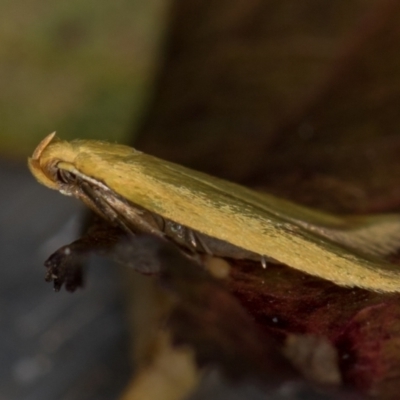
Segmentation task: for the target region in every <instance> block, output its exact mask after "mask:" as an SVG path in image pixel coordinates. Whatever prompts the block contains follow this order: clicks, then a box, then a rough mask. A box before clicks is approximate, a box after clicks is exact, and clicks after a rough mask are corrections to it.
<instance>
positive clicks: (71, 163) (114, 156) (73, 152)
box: [29, 138, 400, 292]
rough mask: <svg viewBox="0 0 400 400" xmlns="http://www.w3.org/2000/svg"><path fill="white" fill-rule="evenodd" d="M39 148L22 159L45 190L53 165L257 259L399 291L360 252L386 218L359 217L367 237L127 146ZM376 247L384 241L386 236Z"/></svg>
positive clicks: (395, 276)
mask: <svg viewBox="0 0 400 400" xmlns="http://www.w3.org/2000/svg"><path fill="white" fill-rule="evenodd" d="M51 139H53V138H51ZM42 143H43V142H42ZM39 146H42V148H41V149H40V151H39V152H36V157H32V159H30V161H29V162H30V163H35V168H32V167H31V170H32V172H33V174H34V175H35V176H36V178H37V179H38V180H39V181H40V182H42V183H43V184H45V185H47V186H49V187H51V188H53V189H54V188H58V189H59V190H60V188H61V184H60V183H59V182H57V176H56V175H54V173H53V174H51V173H49V169H50V167H49V166H50V165H52V166H53V168H54V165H55V164H57V166H58V168H63V167H64V168H66V169H68V170H69V171H72V170H73V171H75V173H76V174H79V175H80V176H81V177H82V178H84V179H86V180H87V181H92V182H98V183H99V184H101V185H104V187H105V188H107V189H108V190H110V192H111V193H114V194H115V196H119V197H120V198H123V199H125V200H126V201H128V202H129V203H130V204H131V205H132V206H139V207H141V208H143V209H145V210H147V211H149V212H150V213H154V214H156V215H158V216H160V217H162V218H165V219H166V220H169V221H173V222H175V223H177V224H180V225H182V226H184V227H187V228H189V229H191V230H193V231H195V232H198V233H200V234H204V235H207V236H208V237H211V238H215V239H217V240H219V241H221V242H227V243H231V244H232V245H234V246H236V247H238V248H241V249H244V250H246V251H248V252H250V253H255V254H258V255H259V258H260V260H262V258H263V257H264V256H266V257H268V258H272V259H275V260H277V261H279V262H281V263H283V264H286V265H288V266H290V267H293V268H296V269H298V270H301V271H303V272H306V273H309V274H311V275H314V276H318V277H320V278H323V279H328V280H330V281H332V282H335V283H337V284H339V285H343V286H358V287H363V288H367V289H372V290H377V291H387V292H397V291H400V267H398V266H397V265H394V264H390V263H388V262H385V261H383V260H382V259H380V258H378V257H374V256H371V255H370V254H374V253H373V252H372V251H370V252H369V253H370V254H366V253H368V251H363V248H362V246H363V244H365V243H368V240H370V241H371V240H372V241H374V240H375V236H376V235H374V227H376V231H377V232H378V231H379V232H380V234H381V235H382V234H383V235H384V234H385V232H387V229H386V231H385V230H383V229H382V224H383V221H385V223H387V218H388V217H387V216H384V217H380V216H378V217H367V218H366V219H365V221H368V223H367V225H368V226H369V228H370V230H371V232H370V233H369V234H365V230H362V229H361V228H363V227H364V225H365V224H364V223H363V222H362V221H363V220H362V219H360V218H359V219H358V220H355V221H357V223H353V224H351V223H350V222H349V221H351V219H350V220H346V219H344V218H340V217H336V216H333V215H329V214H325V213H322V212H319V211H316V212H314V210H311V209H307V208H305V207H302V206H297V205H293V206H292V207H291V203H289V202H287V201H282V203H280V200H279V199H277V198H274V197H273V196H264V197H263V196H262V195H260V194H258V193H257V192H254V191H251V190H250V189H247V188H244V187H242V186H239V185H236V184H234V183H230V182H227V181H224V180H221V179H218V178H214V177H211V176H209V175H206V174H202V173H200V172H196V171H192V170H190V169H187V168H185V167H182V166H179V165H176V164H173V163H169V162H166V161H163V160H160V159H157V158H155V157H152V156H149V155H146V154H143V153H141V152H138V151H137V150H135V149H132V148H130V147H127V146H121V145H115V144H110V143H105V142H99V141H83V140H77V141H72V142H62V141H56V142H52V141H51V140H48V141H47V142H46V145H45V146H43V144H42V145H39ZM34 155H35V153H34ZM38 166H40V168H38ZM67 166H68V167H67ZM43 176H45V178H43ZM49 180H50V183H49V182H48V181H49ZM302 218H303V219H302ZM306 218H307V219H308V220H307V219H306ZM371 218H372V219H371ZM392 218H393V221H394V223H392V225H393V227H392V230H391V231H390V235H387V236H388V237H389V236H390V243H391V244H390V246H389V245H388V250H387V251H393V250H394V249H396V248H397V247H396V246H397V243H396V240H395V239H398V238H400V218H399V216H398V215H393V216H392ZM318 221H320V224H318ZM371 221H373V222H371ZM378 228H379V229H378ZM360 229H361V231H360ZM360 232H364V236H365V237H367V239H368V240H364V239H363V236H362V235H361V239H359V236H360ZM368 232H369V231H368ZM357 235H358V236H357ZM355 239H357V240H355ZM378 242H379V241H378ZM381 242H384V243H389V239H387V240H386V241H385V240H381ZM392 242H393V243H392ZM369 247H371V246H369ZM372 247H373V246H372ZM225 256H226V257H230V256H232V255H231V254H225Z"/></svg>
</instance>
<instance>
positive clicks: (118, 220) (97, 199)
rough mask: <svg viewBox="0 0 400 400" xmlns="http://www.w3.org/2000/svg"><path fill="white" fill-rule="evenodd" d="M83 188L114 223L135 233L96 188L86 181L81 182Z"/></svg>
mask: <svg viewBox="0 0 400 400" xmlns="http://www.w3.org/2000/svg"><path fill="white" fill-rule="evenodd" d="M81 189H82V191H83V192H84V193H85V194H86V196H87V197H88V198H89V199H90V200H91V201H92V202H93V204H94V205H95V206H96V208H97V209H98V210H99V211H100V212H101V213H102V214H103V215H104V217H105V218H106V219H108V220H109V221H110V222H111V223H112V224H113V225H117V226H120V227H121V228H122V229H124V230H125V231H126V232H129V233H131V234H133V231H132V230H131V229H130V228H129V226H128V225H127V224H126V223H125V221H124V218H123V217H122V216H121V215H119V214H118V213H117V212H116V211H115V210H114V209H113V208H112V207H111V206H110V205H109V204H108V203H107V202H106V201H104V200H103V197H102V196H99V195H98V194H97V193H96V190H95V189H93V188H92V187H91V186H90V185H89V184H88V183H86V182H82V183H81Z"/></svg>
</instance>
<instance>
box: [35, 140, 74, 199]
mask: <svg viewBox="0 0 400 400" xmlns="http://www.w3.org/2000/svg"><path fill="white" fill-rule="evenodd" d="M75 156H76V155H75V151H74V149H73V147H72V146H70V145H69V143H68V142H65V141H62V140H60V139H59V138H58V137H56V133H55V132H53V133H51V134H50V135H48V136H46V137H45V138H44V139H43V140H42V141H41V142H40V143H39V145H38V146H37V148H36V149H35V151H34V152H33V154H32V157H30V158H28V166H29V169H30V171H31V172H32V174H33V175H34V177H35V178H36V179H37V180H38V181H39V182H40V183H41V184H43V185H45V186H47V187H49V188H50V189H55V190H58V191H60V192H61V193H63V194H66V195H73V194H75V193H74V191H75V190H76V173H77V171H76V170H75V168H74V159H75Z"/></svg>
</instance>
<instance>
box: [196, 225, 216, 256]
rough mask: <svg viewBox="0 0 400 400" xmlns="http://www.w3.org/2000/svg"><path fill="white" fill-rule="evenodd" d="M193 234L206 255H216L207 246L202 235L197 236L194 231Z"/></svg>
mask: <svg viewBox="0 0 400 400" xmlns="http://www.w3.org/2000/svg"><path fill="white" fill-rule="evenodd" d="M192 233H193V234H194V235H195V238H196V240H197V243H199V244H200V246H201V247H202V249H203V251H204V253H206V254H207V255H209V256H213V255H214V254H213V253H212V251H211V250H210V248H209V247H208V246H207V244H206V242H205V241H204V240H203V239H202V237H201V235H199V234H198V233H197V234H196V233H194V232H193V231H192Z"/></svg>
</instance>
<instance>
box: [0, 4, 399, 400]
mask: <svg viewBox="0 0 400 400" xmlns="http://www.w3.org/2000/svg"><path fill="white" fill-rule="evenodd" d="M399 20H400V6H399V4H398V2H397V1H394V0H385V1H377V0H352V1H348V0H346V1H344V0H343V1H342V0H337V1H335V2H330V3H327V2H326V1H325V0H307V1H303V2H298V1H295V0H280V1H274V0H268V1H266V0H230V1H225V0H213V1H211V0H150V1H143V0H131V1H127V0H116V1H113V2H104V1H97V2H94V1H86V2H78V1H70V2H63V1H59V0H57V1H48V0H31V1H28V2H27V1H25V2H22V1H2V2H1V3H0V156H1V159H0V256H1V270H0V399H1V400H3V399H4V400H16V399H18V400H19V399H22V400H28V399H29V400H34V399H38V400H39V399H40V400H47V399H49V400H53V399H63V400H67V399H114V398H118V396H119V395H120V394H121V393H122V392H123V391H124V387H126V385H127V384H128V382H129V380H130V376H131V374H132V370H133V369H132V368H133V367H132V365H131V357H130V354H131V352H132V349H133V348H135V344H132V341H131V336H130V332H131V323H130V322H129V321H127V319H126V310H127V309H129V305H128V306H127V303H126V297H124V295H123V294H122V289H121V287H122V286H121V275H119V274H118V272H117V271H116V270H115V268H110V266H109V265H108V264H107V263H106V262H103V261H100V260H96V262H94V263H93V265H91V268H90V275H89V277H90V279H89V280H88V284H87V287H86V288H85V290H82V291H78V292H77V293H74V294H70V293H65V292H64V291H62V292H60V293H54V292H53V291H52V288H51V286H50V285H49V284H46V283H45V282H44V272H45V271H44V267H43V262H44V260H45V259H46V258H47V257H48V256H49V255H50V254H51V253H52V252H53V251H55V250H56V249H57V248H58V247H60V246H61V245H64V244H66V243H69V242H70V241H72V240H74V239H75V238H76V237H77V236H78V235H79V229H80V220H81V217H82V215H83V210H82V208H81V207H80V205H79V204H78V203H77V202H76V201H74V200H73V199H69V198H64V197H63V196H60V195H59V194H58V193H53V192H51V191H49V190H48V189H45V188H44V187H41V186H40V185H39V184H37V183H36V182H35V181H34V179H33V178H32V177H31V176H30V174H29V172H28V171H27V167H26V158H27V157H28V156H29V155H30V154H31V153H32V151H33V149H34V148H35V146H36V145H37V144H38V143H39V141H40V140H41V139H42V138H44V137H45V136H46V135H47V134H49V133H50V132H52V131H57V133H58V135H59V136H60V137H61V138H63V139H73V138H90V139H107V140H110V141H112V142H126V143H135V145H136V146H137V147H138V148H140V149H141V150H144V151H147V152H149V153H152V154H155V155H158V156H160V157H163V158H166V159H170V160H173V161H175V162H179V163H182V164H185V165H188V166H190V167H193V168H197V169H201V170H204V171H206V172H209V173H212V174H215V175H219V176H223V177H225V178H229V179H232V180H235V181H238V182H241V183H243V184H247V185H251V186H253V187H256V188H266V189H268V190H269V191H270V192H272V193H275V194H278V195H281V196H284V197H288V198H291V199H294V200H296V201H299V202H302V203H304V204H308V205H311V206H318V207H320V208H323V209H326V210H329V211H335V212H344V213H365V212H386V211H398V210H399V209H400V207H399V206H400V190H399V189H398V179H399V178H400V157H399V151H400V136H399V133H398V132H399V126H400V117H399V115H400V114H399V109H400V107H399V106H400V95H399V94H400V93H399V90H400V57H399V54H400V52H399V43H400V28H399V27H400V24H399ZM122 280H125V278H124V277H123V278H122ZM132 287H133V286H132ZM135 287H136V286H135ZM236 289H237V288H235V287H234V288H233V291H234V292H235V290H236ZM242 300H243V299H242ZM244 303H246V302H245V301H244ZM274 312H276V310H274ZM396 365H399V364H398V363H397V364H396ZM371 376H376V375H374V374H373V373H371ZM348 379H349V380H350V381H351V379H353V378H351V377H350V378H348ZM356 380H357V379H354V381H356ZM371 380H372V378H371ZM382 381H383V380H382ZM382 381H378V379H377V382H375V381H374V383H373V385H375V384H376V387H380V386H379V385H380V384H381V383H382ZM215 382H219V383H215ZM351 382H353V381H351ZM353 383H354V382H353ZM218 385H220V386H218ZM371 385H372V383H371ZM217 386H218V388H219V389H218V390H216V389H215V388H216V387H217ZM210 387H211V388H213V389H210ZM376 387H375V386H374V388H376ZM211 393H213V395H215V396H216V397H215V398H220V399H223V398H234V397H232V396H238V397H237V398H238V399H239V398H246V399H248V398H254V399H257V398H264V397H263V396H264V395H263V394H262V391H261V394H260V393H259V392H257V390H256V389H254V387H253V386H251V387H247V386H245V387H243V388H242V392H240V390H239V389H237V388H235V390H232V388H231V387H229V385H227V386H226V387H225V386H224V384H221V382H220V380H219V378H218V377H217V378H215V375H212V376H211V377H210V378H209V380H208V381H206V382H205V383H204V385H203V386H202V387H201V388H200V389H199V391H198V392H197V393H195V394H193V398H195V399H202V398H206V399H209V398H212V397H211V396H212V394H211ZM227 393H228V394H227ZM396 393H398V392H396ZM240 396H242V397H240ZM251 396H253V397H251ZM287 396H289V395H287ZM132 398H133V397H132ZM284 398H295V397H284ZM318 398H319V397H318ZM386 398H391V397H390V396H389V397H386ZM393 398H395V397H393Z"/></svg>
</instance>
